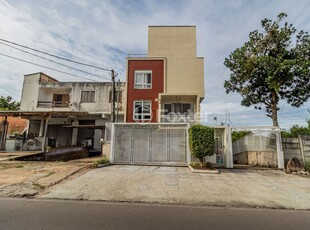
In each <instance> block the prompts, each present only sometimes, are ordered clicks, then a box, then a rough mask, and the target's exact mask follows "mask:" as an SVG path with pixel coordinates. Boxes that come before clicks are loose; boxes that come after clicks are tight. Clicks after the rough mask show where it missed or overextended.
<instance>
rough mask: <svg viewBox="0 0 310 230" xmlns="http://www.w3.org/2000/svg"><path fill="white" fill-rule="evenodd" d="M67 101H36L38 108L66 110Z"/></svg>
mask: <svg viewBox="0 0 310 230" xmlns="http://www.w3.org/2000/svg"><path fill="white" fill-rule="evenodd" d="M68 107H69V102H68V101H38V108H68Z"/></svg>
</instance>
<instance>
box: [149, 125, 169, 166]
mask: <svg viewBox="0 0 310 230" xmlns="http://www.w3.org/2000/svg"><path fill="white" fill-rule="evenodd" d="M167 131H168V130H167V129H156V127H153V128H152V155H151V161H152V162H154V163H156V162H158V163H160V162H167V161H168V159H167V158H168V156H167Z"/></svg>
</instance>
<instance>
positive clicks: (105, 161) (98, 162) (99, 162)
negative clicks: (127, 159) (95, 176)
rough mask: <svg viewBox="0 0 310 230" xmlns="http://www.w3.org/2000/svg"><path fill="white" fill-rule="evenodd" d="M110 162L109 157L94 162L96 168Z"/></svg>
mask: <svg viewBox="0 0 310 230" xmlns="http://www.w3.org/2000/svg"><path fill="white" fill-rule="evenodd" d="M109 163H110V161H109V160H108V159H107V158H105V157H102V158H100V159H99V160H97V161H96V162H95V163H94V168H97V167H98V166H100V165H104V164H109Z"/></svg>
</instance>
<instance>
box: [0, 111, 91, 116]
mask: <svg viewBox="0 0 310 230" xmlns="http://www.w3.org/2000/svg"><path fill="white" fill-rule="evenodd" d="M66 115H88V112H77V111H0V116H3V117H20V116H42V117H47V116H66Z"/></svg>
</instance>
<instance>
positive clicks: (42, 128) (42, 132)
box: [39, 118, 44, 137]
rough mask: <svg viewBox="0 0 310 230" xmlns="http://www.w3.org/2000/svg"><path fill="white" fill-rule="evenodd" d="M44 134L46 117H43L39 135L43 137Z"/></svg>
mask: <svg viewBox="0 0 310 230" xmlns="http://www.w3.org/2000/svg"><path fill="white" fill-rule="evenodd" d="M43 135H44V119H43V118H41V122H40V130H39V137H43Z"/></svg>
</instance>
